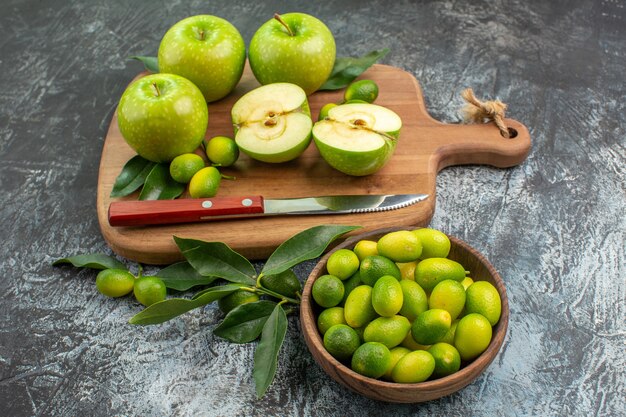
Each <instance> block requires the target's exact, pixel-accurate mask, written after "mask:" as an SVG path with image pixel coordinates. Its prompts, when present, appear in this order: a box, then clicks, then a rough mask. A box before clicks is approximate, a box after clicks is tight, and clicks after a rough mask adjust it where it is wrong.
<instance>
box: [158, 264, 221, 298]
mask: <svg viewBox="0 0 626 417" xmlns="http://www.w3.org/2000/svg"><path fill="white" fill-rule="evenodd" d="M156 276H157V277H159V278H161V279H162V280H163V282H164V283H165V286H166V287H167V288H171V289H173V290H178V291H186V290H188V289H190V288H193V287H195V286H198V285H209V284H211V283H213V281H215V280H216V279H217V277H205V276H203V275H200V274H199V273H198V271H196V270H195V269H194V268H193V266H191V264H190V263H189V262H184V261H183V262H177V263H175V264H172V265H170V266H168V267H167V268H163V269H161V270H160V271H159V272H158V273H157V274H156Z"/></svg>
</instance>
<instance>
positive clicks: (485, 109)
mask: <svg viewBox="0 0 626 417" xmlns="http://www.w3.org/2000/svg"><path fill="white" fill-rule="evenodd" d="M461 97H463V99H464V100H465V101H466V102H467V103H466V104H465V106H464V107H463V109H462V113H463V120H464V121H465V123H486V122H491V121H493V122H494V123H495V124H496V126H498V129H500V134H501V135H502V136H504V137H505V138H507V139H509V137H510V133H509V129H508V128H507V126H506V125H505V124H504V113H505V112H506V104H505V103H503V102H501V101H500V100H492V101H481V100H479V99H477V98H476V96H475V95H474V91H473V90H472V89H471V88H466V89H465V90H463V92H461Z"/></svg>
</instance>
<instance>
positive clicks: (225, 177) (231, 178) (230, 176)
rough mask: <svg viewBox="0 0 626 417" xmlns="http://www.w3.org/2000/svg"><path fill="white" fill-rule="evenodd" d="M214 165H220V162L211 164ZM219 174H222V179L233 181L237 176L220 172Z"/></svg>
mask: <svg viewBox="0 0 626 417" xmlns="http://www.w3.org/2000/svg"><path fill="white" fill-rule="evenodd" d="M213 166H214V167H216V166H221V164H213ZM220 175H221V176H222V178H223V179H225V180H231V181H235V180H236V179H237V177H235V176H233V175H226V174H222V173H220Z"/></svg>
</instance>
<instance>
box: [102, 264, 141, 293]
mask: <svg viewBox="0 0 626 417" xmlns="http://www.w3.org/2000/svg"><path fill="white" fill-rule="evenodd" d="M134 285H135V277H134V276H133V274H131V273H130V272H128V271H125V270H123V269H103V270H102V271H100V272H99V273H98V276H96V288H97V289H98V291H100V293H101V294H104V295H106V296H107V297H122V296H124V295H126V294H129V293H130V292H131V291H132V290H133V286H134Z"/></svg>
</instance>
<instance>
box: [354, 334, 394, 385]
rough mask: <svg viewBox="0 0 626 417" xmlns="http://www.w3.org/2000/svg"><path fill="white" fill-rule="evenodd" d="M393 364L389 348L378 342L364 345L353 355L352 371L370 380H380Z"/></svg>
mask: <svg viewBox="0 0 626 417" xmlns="http://www.w3.org/2000/svg"><path fill="white" fill-rule="evenodd" d="M390 363H391V353H390V352H389V349H388V348H387V346H385V345H383V344H382V343H378V342H366V343H363V344H362V345H361V346H359V348H358V349H357V350H356V351H355V352H354V354H353V355H352V370H353V371H354V372H357V373H359V374H361V375H365V376H368V377H370V378H380V377H381V376H383V375H384V373H385V372H386V371H387V368H389V364H390Z"/></svg>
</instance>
